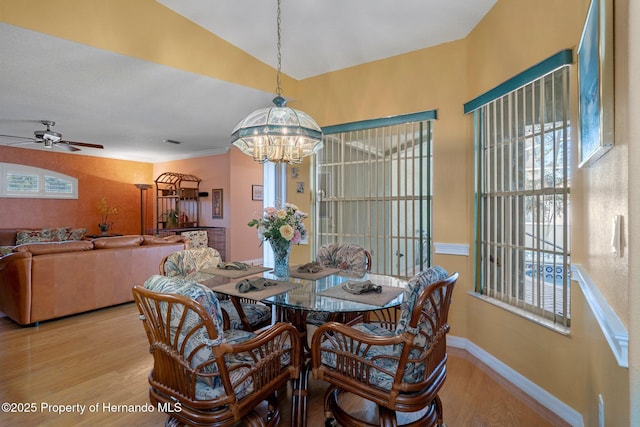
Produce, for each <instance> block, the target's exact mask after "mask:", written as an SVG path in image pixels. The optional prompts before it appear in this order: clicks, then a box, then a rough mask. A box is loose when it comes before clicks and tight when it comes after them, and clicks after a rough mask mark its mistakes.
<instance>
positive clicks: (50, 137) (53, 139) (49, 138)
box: [0, 120, 104, 152]
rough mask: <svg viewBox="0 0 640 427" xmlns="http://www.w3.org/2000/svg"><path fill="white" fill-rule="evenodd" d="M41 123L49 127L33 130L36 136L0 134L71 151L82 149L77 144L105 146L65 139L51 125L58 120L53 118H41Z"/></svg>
mask: <svg viewBox="0 0 640 427" xmlns="http://www.w3.org/2000/svg"><path fill="white" fill-rule="evenodd" d="M40 123H42V124H43V125H45V126H46V127H47V129H46V130H37V131H35V132H33V136H35V138H27V137H24V136H14V135H0V137H4V138H11V139H18V140H25V141H31V142H35V143H40V144H43V145H44V147H45V148H54V147H56V148H61V149H63V150H65V151H69V152H74V151H80V149H79V148H76V147H75V146H76V145H77V146H80V147H88V148H98V149H103V148H104V146H102V145H100V144H90V143H88V142H76V141H64V140H63V139H62V134H61V133H58V132H55V131H52V130H51V126H54V125H55V124H56V122H54V121H52V120H40Z"/></svg>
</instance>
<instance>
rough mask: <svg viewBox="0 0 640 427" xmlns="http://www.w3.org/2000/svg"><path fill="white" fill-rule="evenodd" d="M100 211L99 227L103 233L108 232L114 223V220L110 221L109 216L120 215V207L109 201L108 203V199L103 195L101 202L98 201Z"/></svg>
mask: <svg viewBox="0 0 640 427" xmlns="http://www.w3.org/2000/svg"><path fill="white" fill-rule="evenodd" d="M98 213H99V214H100V223H99V224H98V228H99V229H100V231H101V232H102V234H106V233H107V231H109V229H110V228H111V226H112V225H113V221H109V217H110V216H111V217H116V216H118V208H116V207H115V206H113V205H109V203H107V199H106V198H105V197H104V196H103V197H102V198H101V199H100V203H98Z"/></svg>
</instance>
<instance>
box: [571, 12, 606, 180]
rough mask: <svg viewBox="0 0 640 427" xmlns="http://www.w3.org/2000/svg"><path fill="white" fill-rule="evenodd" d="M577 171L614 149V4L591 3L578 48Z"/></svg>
mask: <svg viewBox="0 0 640 427" xmlns="http://www.w3.org/2000/svg"><path fill="white" fill-rule="evenodd" d="M578 109H579V126H578V131H579V144H578V167H581V168H582V167H589V166H591V165H592V164H593V163H594V162H595V161H596V160H598V159H599V158H600V157H602V156H603V155H604V154H605V153H606V152H607V151H609V150H610V149H611V148H612V147H613V136H614V135H613V126H614V123H613V0H591V4H590V5H589V11H588V12H587V19H586V21H585V24H584V28H583V30H582V36H581V37H580V43H579V44H578Z"/></svg>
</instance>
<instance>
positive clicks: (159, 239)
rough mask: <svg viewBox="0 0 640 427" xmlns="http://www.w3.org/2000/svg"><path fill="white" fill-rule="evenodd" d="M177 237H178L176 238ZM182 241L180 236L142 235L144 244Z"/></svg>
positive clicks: (164, 243)
mask: <svg viewBox="0 0 640 427" xmlns="http://www.w3.org/2000/svg"><path fill="white" fill-rule="evenodd" d="M175 237H178V239H177V240H176V239H175ZM180 241H182V238H181V237H180V236H166V237H158V236H151V235H148V234H145V235H144V236H142V245H167V244H171V243H176V242H180Z"/></svg>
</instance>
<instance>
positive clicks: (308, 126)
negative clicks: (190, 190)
mask: <svg viewBox="0 0 640 427" xmlns="http://www.w3.org/2000/svg"><path fill="white" fill-rule="evenodd" d="M277 28H278V45H277V49H278V57H277V59H278V73H277V75H276V84H277V88H276V95H277V96H276V97H275V98H274V99H273V103H274V104H275V107H268V108H261V109H259V110H256V111H254V112H253V113H251V114H249V115H248V116H247V117H245V118H244V119H242V120H241V121H240V123H238V124H237V125H236V127H235V128H234V129H233V132H232V133H231V143H232V144H233V145H235V146H236V147H238V148H239V149H240V150H241V151H242V152H243V153H245V154H247V155H249V156H253V159H254V160H255V161H257V162H260V163H265V162H274V163H280V162H287V163H291V164H300V163H302V159H303V158H304V157H306V156H310V155H312V154H315V153H316V152H317V151H318V150H320V149H321V148H322V129H320V126H318V124H317V123H316V122H315V120H313V119H312V118H311V116H309V115H308V114H307V113H304V112H302V111H299V110H294V109H293V108H289V107H287V106H286V100H285V99H284V98H283V97H282V88H281V87H280V74H281V68H282V55H281V53H280V47H281V45H280V39H281V36H280V0H278V15H277Z"/></svg>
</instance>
